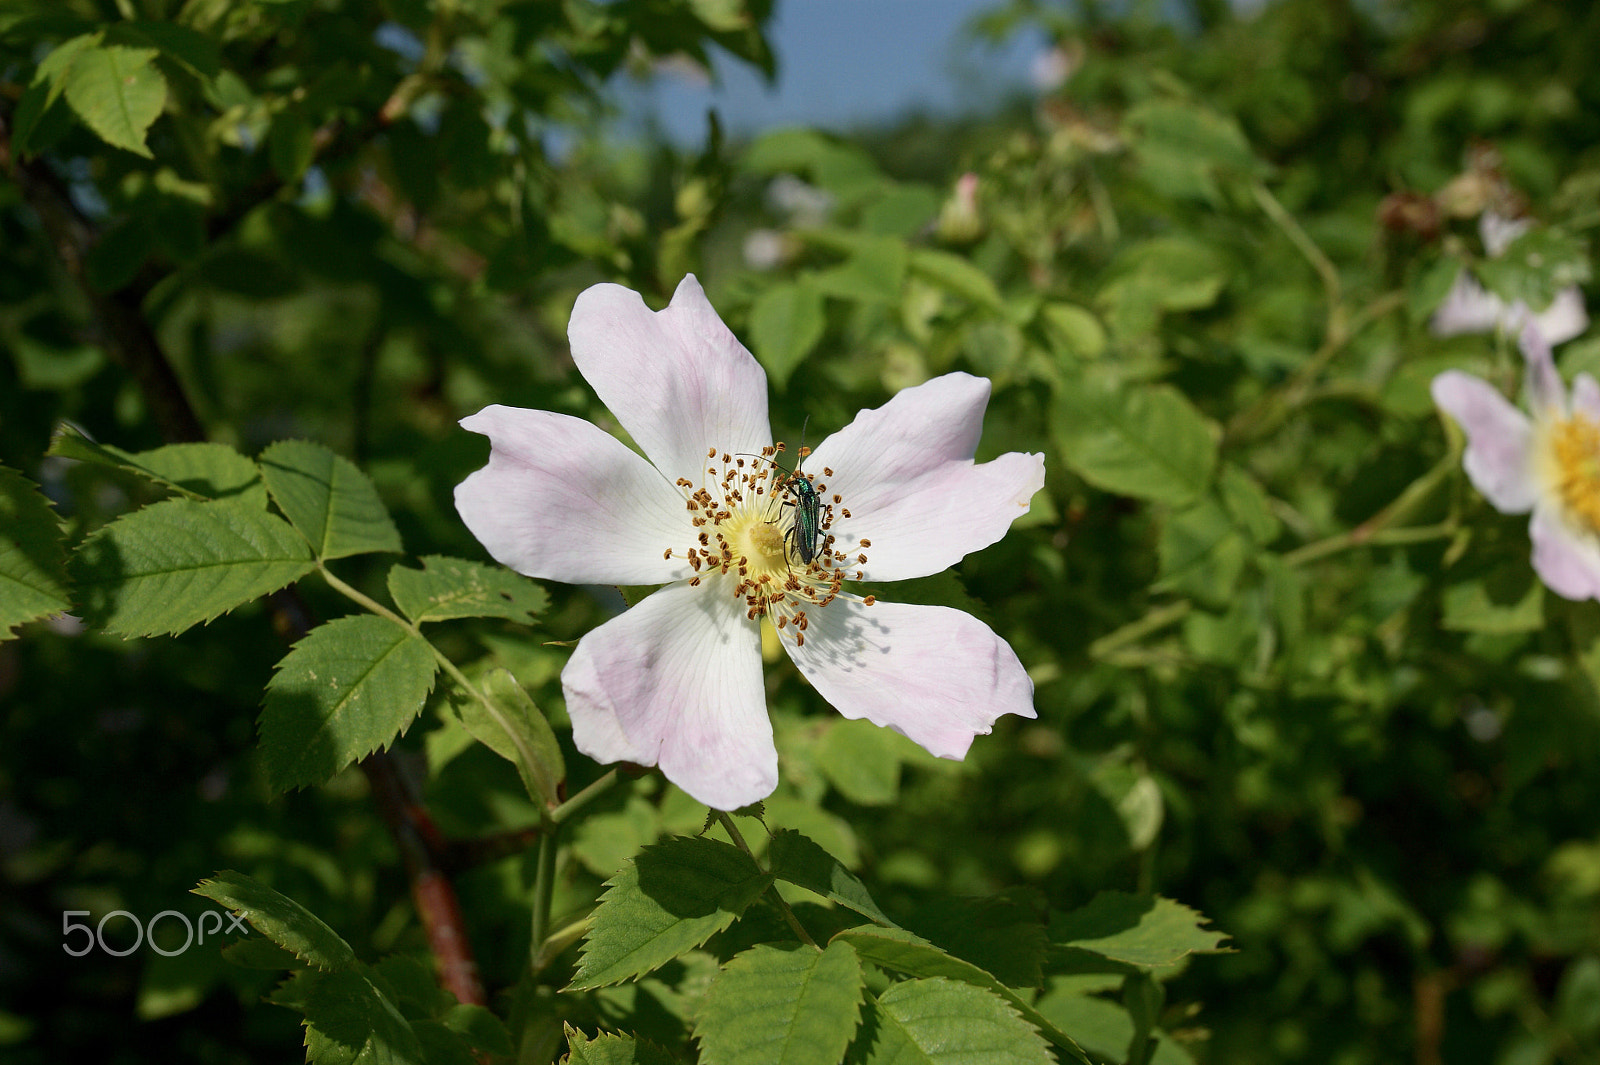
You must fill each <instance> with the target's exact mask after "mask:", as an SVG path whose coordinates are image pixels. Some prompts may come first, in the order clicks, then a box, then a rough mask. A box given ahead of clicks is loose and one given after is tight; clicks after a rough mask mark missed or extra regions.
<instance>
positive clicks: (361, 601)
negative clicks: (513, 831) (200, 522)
mask: <svg viewBox="0 0 1600 1065" xmlns="http://www.w3.org/2000/svg"><path fill="white" fill-rule="evenodd" d="M317 569H318V571H319V572H321V574H322V579H323V580H325V581H327V582H328V586H329V587H330V588H332V589H333V590H334V591H336V592H338V593H339V594H340V595H343V596H344V597H345V598H346V599H349V600H350V601H351V602H354V603H356V604H358V605H360V606H362V607H365V608H366V609H367V610H370V611H371V612H372V613H374V614H377V615H378V616H379V617H383V618H388V619H389V620H390V621H392V622H394V623H395V624H396V625H399V626H400V627H401V628H403V629H405V630H406V631H407V632H409V633H410V634H411V635H413V636H415V637H416V638H417V639H419V640H421V641H422V642H423V643H424V644H426V645H427V647H428V650H430V651H432V652H433V657H434V659H435V660H437V661H438V663H439V667H440V668H441V669H443V670H444V671H445V672H446V673H448V674H449V675H450V678H451V679H452V680H454V681H455V682H456V684H458V685H460V687H461V690H462V691H464V692H466V693H467V694H468V695H470V696H472V697H473V698H475V699H477V700H478V702H479V703H480V704H482V706H483V710H484V713H486V714H488V715H489V718H490V720H492V721H493V722H494V723H495V724H496V725H499V726H500V731H502V732H504V733H505V734H506V736H507V737H508V738H509V739H510V740H511V744H512V746H514V747H516V749H517V757H518V758H520V759H522V764H523V765H524V766H525V767H526V768H527V769H529V770H531V769H533V767H535V766H537V765H538V764H539V760H538V758H537V757H536V756H535V755H534V753H533V750H532V749H531V748H530V747H529V746H528V742H527V740H526V739H525V738H523V736H522V733H521V731H520V730H518V729H515V728H512V727H511V722H509V721H507V720H506V718H505V715H504V714H502V713H501V712H500V708H499V707H498V706H496V705H495V704H494V700H493V699H490V698H489V696H488V695H487V694H486V693H484V692H483V691H482V690H481V689H480V688H479V687H478V686H477V685H476V684H474V683H472V682H471V681H470V680H468V679H467V675H466V674H465V673H463V672H461V667H460V666H457V665H456V664H455V663H454V662H452V661H451V660H450V659H449V657H447V656H446V655H445V653H444V652H443V651H441V650H439V649H438V648H437V647H435V646H434V645H433V642H432V641H431V640H429V639H428V638H427V637H426V636H424V635H422V630H421V629H420V628H419V627H418V626H417V625H416V623H414V622H412V621H410V620H409V619H407V618H403V617H401V616H400V615H399V614H397V613H395V612H394V611H393V610H390V609H389V608H388V607H386V606H384V605H383V604H382V603H380V602H378V601H377V600H376V599H374V598H372V597H371V596H369V595H367V594H366V593H365V592H363V591H361V590H360V589H358V588H354V587H352V586H351V585H349V584H346V583H345V582H344V581H342V580H340V579H339V578H338V577H336V576H334V574H333V571H332V570H330V569H328V565H327V563H326V562H324V561H322V560H321V559H319V560H318V561H317ZM534 797H535V798H537V796H534ZM539 816H540V817H541V818H543V819H544V820H545V821H546V822H547V823H548V822H549V820H550V811H549V810H548V809H547V808H546V807H544V806H543V805H542V804H541V805H540V806H539Z"/></svg>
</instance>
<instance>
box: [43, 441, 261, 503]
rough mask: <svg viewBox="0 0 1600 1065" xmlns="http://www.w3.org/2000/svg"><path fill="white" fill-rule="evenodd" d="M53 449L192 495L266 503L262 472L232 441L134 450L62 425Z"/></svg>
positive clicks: (53, 450)
mask: <svg viewBox="0 0 1600 1065" xmlns="http://www.w3.org/2000/svg"><path fill="white" fill-rule="evenodd" d="M50 454H52V455H59V456H61V457H62V458H69V459H77V460H78V461H80V462H92V463H95V464H97V465H100V466H111V467H113V468H116V469H121V470H127V471H129V472H130V473H135V474H137V475H139V476H140V477H144V478H146V479H148V480H150V481H154V482H155V483H156V484H159V485H161V486H162V487H164V488H170V489H172V490H173V491H174V492H178V493H179V494H181V495H184V496H187V497H189V498H190V499H196V500H205V499H233V500H237V501H239V502H243V503H248V504H249V505H250V506H253V507H259V508H262V509H265V507H266V505H267V489H266V485H264V484H262V482H261V471H260V470H259V469H257V468H256V464H255V463H254V462H251V461H250V460H249V459H248V458H246V457H245V456H243V455H241V454H239V452H237V451H235V450H234V449H233V448H231V447H229V446H228V445H227V444H214V443H201V444H168V445H166V446H165V447H158V448H156V449H155V450H153V451H140V452H131V451H124V450H123V449H122V448H120V447H114V446H112V445H111V444H97V443H95V442H94V441H93V440H90V439H89V438H88V437H86V436H83V435H82V434H81V433H79V432H78V431H77V430H76V429H74V428H72V427H71V426H63V427H62V429H61V431H60V432H58V433H57V434H56V437H55V439H54V440H52V441H51V442H50Z"/></svg>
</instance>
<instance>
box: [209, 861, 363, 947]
mask: <svg viewBox="0 0 1600 1065" xmlns="http://www.w3.org/2000/svg"><path fill="white" fill-rule="evenodd" d="M192 890H193V892H194V894H196V895H201V896H204V897H205V898H208V899H211V900H212V901H213V902H216V903H218V904H220V905H222V906H225V907H226V908H228V909H229V910H232V911H233V912H234V913H237V914H238V915H239V916H241V917H243V918H244V919H245V920H246V921H249V922H250V926H251V927H252V928H254V929H255V930H256V931H258V932H260V933H261V934H262V935H264V936H266V937H267V938H268V939H270V940H271V941H272V942H274V943H276V944H277V945H278V946H280V947H282V948H283V949H284V950H287V951H288V952H289V953H291V954H293V955H294V956H295V957H297V958H299V959H300V960H301V961H303V962H305V963H306V964H307V965H311V966H315V967H316V968H318V969H329V970H336V969H344V968H347V967H348V966H350V965H353V964H354V963H355V960H356V954H355V951H353V950H351V949H350V944H348V943H346V942H345V941H344V940H343V939H342V938H340V936H339V934H338V933H337V932H335V931H334V930H333V929H331V928H329V927H328V926H327V925H326V924H324V923H323V921H322V918H320V917H318V916H317V915H316V914H314V913H312V912H311V911H310V910H308V909H306V908H305V907H304V906H302V905H300V904H299V903H298V902H296V901H295V900H294V899H291V898H289V897H288V896H287V895H281V894H279V893H278V892H276V891H274V890H272V888H269V887H268V886H267V885H265V884H263V883H262V882H261V881H259V880H256V879H255V878H254V877H249V876H245V875H244V874H243V873H236V872H234V871H233V870H232V869H224V870H222V871H221V872H219V873H217V874H216V875H214V876H213V877H212V878H211V879H210V880H202V881H200V884H199V886H198V887H195V888H194V889H192Z"/></svg>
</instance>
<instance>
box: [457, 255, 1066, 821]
mask: <svg viewBox="0 0 1600 1065" xmlns="http://www.w3.org/2000/svg"><path fill="white" fill-rule="evenodd" d="M568 335H569V338H570V339H571V342H572V357H573V361H574V362H575V363H576V364H577V366H578V370H579V372H581V373H582V374H583V376H584V377H585V378H586V379H587V380H588V381H589V383H590V384H591V385H592V386H593V387H594V390H595V392H596V393H597V394H598V395H599V397H600V399H601V400H602V401H603V402H604V403H605V405H606V406H607V407H608V408H610V410H611V413H612V414H613V415H615V416H616V419H617V421H618V422H620V423H621V425H622V427H623V428H624V429H625V430H627V432H628V433H629V435H631V436H632V438H633V440H634V442H635V443H637V445H638V447H639V450H640V451H642V452H643V453H644V457H643V458H641V457H640V456H639V455H638V454H637V453H635V452H633V451H631V450H629V449H628V448H627V447H625V446H624V445H623V444H622V443H621V442H620V441H618V440H617V439H616V438H615V437H613V436H611V435H609V434H607V433H605V432H604V431H602V430H601V429H599V428H597V427H596V426H594V425H591V424H589V423H588V422H585V421H582V420H580V419H578V418H572V417H568V416H566V415H562V414H554V413H551V412H549V411H538V410H524V409H520V408H515V407H504V406H498V405H496V406H490V407H485V408H484V409H483V410H481V411H479V412H478V413H477V414H474V415H472V416H471V417H468V418H464V419H462V422H461V424H462V426H464V427H465V428H467V429H470V430H472V431H473V432H475V433H482V434H484V435H485V436H487V437H489V440H490V444H491V450H490V453H489V463H488V465H487V466H485V467H484V468H483V469H481V470H478V471H477V472H476V473H473V474H472V475H471V476H469V477H468V478H467V479H466V480H465V481H463V482H462V483H461V484H460V485H459V486H457V488H456V509H457V510H458V511H459V512H460V514H461V517H462V519H463V520H464V521H465V522H466V524H467V527H468V528H470V529H471V530H472V533H473V535H474V536H476V537H477V538H478V539H479V541H481V542H482V543H483V545H484V546H485V547H486V548H487V549H488V550H489V553H490V554H491V555H493V556H494V557H495V558H496V559H498V560H499V561H501V562H502V563H504V564H505V565H507V566H510V567H511V568H512V569H515V570H517V571H519V572H521V573H525V574H527V575H528V576H531V577H539V578H544V579H548V580H558V581H564V582H568V583H574V584H588V583H605V584H665V585H666V587H664V588H661V589H659V590H657V591H656V592H654V593H653V594H651V595H650V596H648V597H647V598H645V599H644V600H643V601H641V602H640V603H639V604H638V605H636V606H634V607H633V608H631V609H629V610H627V611H625V612H624V613H622V614H620V615H618V616H617V617H615V618H613V619H611V620H610V621H607V622H606V623H605V624H603V625H601V626H599V627H598V628H596V629H594V630H593V631H592V632H590V633H589V634H588V635H586V636H584V637H583V639H581V640H580V641H579V642H578V646H577V648H576V649H575V650H574V652H573V655H572V658H571V660H570V661H569V662H568V663H567V666H566V668H565V669H564V670H562V673H561V683H562V688H563V689H564V691H565V694H566V699H567V710H568V713H569V715H570V716H571V718H572V736H573V742H574V743H576V744H577V747H578V749H579V750H580V751H582V752H584V753H585V754H587V755H588V756H590V757H591V758H594V759H596V760H597V761H600V762H619V761H625V762H634V763H637V764H640V765H656V766H659V767H660V768H661V771H662V772H663V773H664V774H666V776H667V778H668V779H669V780H671V781H672V782H673V783H675V784H677V785H678V786H679V787H681V788H683V789H684V790H685V791H686V792H688V793H689V794H690V795H692V796H694V797H695V798H696V799H698V800H700V801H701V802H704V803H706V804H707V805H709V806H713V807H716V808H718V809H723V810H731V809H735V808H737V807H740V806H744V805H747V804H749V803H751V802H754V801H756V800H758V799H761V798H763V797H765V796H766V795H768V794H770V793H771V792H772V789H773V788H774V787H776V785H777V780H778V755H777V750H776V748H775V747H774V746H773V741H772V725H771V722H770V721H769V720H768V719H767V713H766V700H765V696H764V692H763V684H762V672H761V627H760V622H761V619H762V618H766V619H768V620H769V621H771V622H772V624H773V625H774V626H775V628H776V631H777V633H778V636H779V640H780V642H781V643H782V645H783V648H784V649H785V650H786V651H787V652H788V654H789V657H790V658H791V659H792V660H793V661H794V664H795V665H796V666H797V667H798V668H799V670H800V672H801V673H803V674H804V675H805V676H806V678H807V679H808V680H809V681H810V682H811V684H812V685H813V686H814V687H815V688H816V689H817V691H818V692H819V693H821V695H822V697H823V698H824V699H826V700H827V701H828V702H829V703H831V704H832V705H833V706H834V707H835V708H836V709H838V710H839V712H840V713H842V714H844V715H845V716H846V717H851V718H860V717H865V718H867V719H868V720H870V721H872V722H874V723H875V724H878V725H885V726H888V727H890V728H893V729H896V730H897V731H899V732H902V733H904V734H905V735H906V736H908V737H910V738H911V739H912V740H914V741H916V742H917V743H919V744H921V745H922V746H923V747H925V748H927V749H928V750H929V751H930V752H932V753H933V754H935V755H939V756H941V757H945V758H955V759H959V758H961V757H963V756H964V755H965V754H966V752H967V748H968V747H969V746H970V745H971V743H972V740H973V737H974V736H976V735H979V734H986V733H988V732H989V730H990V729H991V728H992V726H993V723H994V721H995V719H996V718H998V717H999V716H1000V715H1002V714H1017V715H1019V716H1022V717H1033V716H1034V711H1033V683H1032V682H1031V681H1030V680H1029V679H1028V675H1027V674H1026V673H1025V672H1024V671H1023V668H1022V664H1021V662H1020V661H1018V659H1017V656H1016V653H1015V652H1013V651H1012V649H1011V647H1010V646H1009V645H1008V644H1007V643H1006V642H1005V641H1004V640H1002V639H1000V638H999V637H998V636H996V635H995V634H994V632H993V631H991V630H990V629H989V627H988V626H986V625H984V624H983V623H982V622H980V621H978V620H977V619H976V618H974V617H972V616H971V615H968V614H965V613H962V612H961V611H958V610H953V609H951V608H949V607H940V606H911V605H905V604H897V603H891V602H879V601H874V599H873V598H872V597H871V596H868V597H865V598H862V597H861V596H858V595H855V594H853V593H852V592H850V591H848V590H847V589H846V588H845V586H844V585H845V582H846V581H862V580H866V581H875V582H876V581H895V580H904V579H907V578H911V577H921V576H926V575H927V574H931V573H936V572H938V571H940V570H943V569H945V568H947V567H949V566H950V565H952V564H954V563H955V562H957V561H958V560H960V559H961V557H962V556H964V555H966V554H967V553H968V552H970V551H976V550H978V549H979V548H982V547H986V546H987V545H989V544H992V543H994V542H995V541H996V540H999V539H1000V538H1001V537H1002V536H1004V535H1005V532H1006V529H1007V528H1008V527H1009V526H1010V525H1011V522H1012V521H1013V520H1014V519H1015V518H1017V517H1019V516H1020V515H1022V514H1024V513H1026V512H1027V509H1028V501H1029V499H1030V498H1031V497H1032V496H1033V494H1034V493H1035V492H1037V491H1038V490H1039V489H1040V488H1041V487H1042V486H1043V484H1044V457H1043V456H1042V455H1032V454H1023V453H1020V452H1012V453H1009V454H1006V455H1002V456H1000V457H999V458H997V459H995V460H993V461H992V462H986V463H983V464H982V465H978V464H975V463H974V462H973V452H974V449H975V448H976V446H977V443H978V436H979V433H980V431H981V429H982V421H983V411H984V407H985V405H986V404H987V403H988V398H989V382H988V381H986V380H984V379H983V378H980V377H973V376H971V375H969V374H964V373H952V374H946V375H945V376H943V377H939V378H935V379H934V380H932V381H929V382H927V383H926V384H922V385H918V386H917V387H915V388H908V389H906V390H904V391H902V392H901V393H899V394H898V395H896V396H895V397H894V398H893V399H891V400H890V401H889V402H888V403H886V404H884V405H883V406H882V407H879V408H877V409H876V410H868V411H862V412H861V413H860V414H858V415H857V416H856V419H855V420H854V421H853V422H851V423H850V424H849V425H847V426H845V428H843V429H841V430H840V431H839V432H837V433H835V434H833V435H832V436H830V437H828V438H827V439H826V440H824V441H823V442H822V443H821V444H819V445H817V447H816V449H815V450H814V451H812V452H811V453H810V454H809V455H808V456H806V457H805V462H804V466H803V469H804V474H803V476H806V477H808V478H811V479H812V483H813V485H814V487H815V490H816V492H817V494H818V496H819V502H820V505H819V508H818V511H817V516H818V525H819V528H818V530H817V539H816V552H815V557H814V558H813V559H812V560H811V561H810V562H809V563H804V562H802V555H801V553H800V551H799V550H798V547H799V543H798V542H797V541H799V540H800V539H801V537H800V536H799V534H797V533H795V532H794V531H793V526H794V523H795V520H796V514H797V511H798V510H799V509H800V508H799V507H798V506H797V505H796V499H795V496H796V495H797V490H796V489H795V487H794V482H790V481H786V478H785V474H784V473H783V472H782V471H780V470H778V469H777V467H776V464H775V463H774V461H773V458H774V457H775V456H776V454H777V453H776V450H775V447H774V445H773V444H772V435H771V429H770V427H769V424H768V421H767V381H766V375H765V374H764V373H763V372H762V370H761V367H760V366H759V365H758V364H757V363H756V361H755V359H754V358H753V357H751V355H750V353H749V352H748V351H747V350H745V348H744V346H743V345H742V344H740V343H739V341H738V340H737V339H736V338H735V337H734V335H733V333H732V332H730V331H729V330H728V328H727V326H725V325H724V324H723V323H722V320H721V319H720V318H718V317H717V314H716V311H714V310H713V309H712V307H711V304H710V303H709V302H707V300H706V297H705V293H704V292H703V291H702V290H701V288H700V284H699V282H698V281H696V280H695V278H694V277H693V276H692V275H691V276H688V277H685V278H684V279H683V282H682V283H681V284H680V285H679V286H678V290H677V292H676V293H675V294H674V296H673V298H672V303H671V304H670V305H669V306H668V307H667V308H666V309H665V310H663V311H660V312H652V311H651V310H650V309H649V308H647V307H646V306H645V304H644V301H643V300H642V299H641V298H640V297H639V295H638V294H637V293H635V292H632V291H630V290H629V289H626V288H623V287H621V286H619V285H596V286H594V287H593V288H590V289H589V290H587V291H586V292H584V293H583V294H582V295H580V296H579V297H578V300H577V303H576V304H575V305H574V306H573V309H572V320H571V322H570V324H569V327H568ZM807 546H810V545H809V542H807Z"/></svg>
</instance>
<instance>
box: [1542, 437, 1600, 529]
mask: <svg viewBox="0 0 1600 1065" xmlns="http://www.w3.org/2000/svg"><path fill="white" fill-rule="evenodd" d="M1551 447H1552V449H1553V450H1554V452H1555V458H1556V488H1557V490H1558V491H1559V492H1560V493H1561V500H1562V502H1563V503H1565V504H1566V505H1567V509H1568V510H1570V511H1572V513H1574V514H1576V515H1577V516H1578V517H1579V518H1581V519H1583V521H1584V522H1585V523H1586V524H1587V525H1588V526H1589V529H1590V530H1591V531H1593V532H1600V426H1597V425H1596V424H1595V423H1594V422H1591V421H1590V420H1589V419H1588V418H1585V417H1584V416H1583V415H1581V414H1575V415H1573V416H1572V417H1571V418H1569V419H1567V420H1566V421H1563V422H1558V423H1557V424H1556V426H1555V430H1554V437H1553V439H1552V440H1551Z"/></svg>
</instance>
